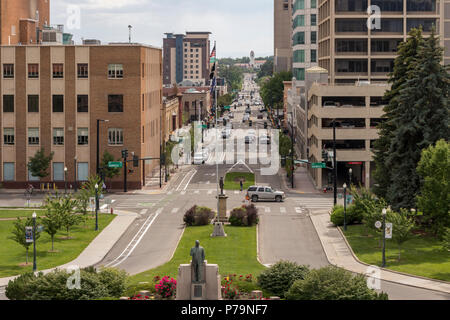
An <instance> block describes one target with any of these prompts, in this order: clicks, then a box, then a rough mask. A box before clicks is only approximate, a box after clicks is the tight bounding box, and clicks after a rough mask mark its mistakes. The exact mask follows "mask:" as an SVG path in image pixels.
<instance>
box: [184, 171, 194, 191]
mask: <svg viewBox="0 0 450 320" xmlns="http://www.w3.org/2000/svg"><path fill="white" fill-rule="evenodd" d="M196 173H197V170H195V169H194V171H193V173H192V175H191V177H190V178H189V180H188V181H187V182H186V186H185V187H184V189H183V190H186V189H187V187H188V186H189V183H191V180H192V178H194V176H195V174H196Z"/></svg>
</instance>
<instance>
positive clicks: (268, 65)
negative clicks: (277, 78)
mask: <svg viewBox="0 0 450 320" xmlns="http://www.w3.org/2000/svg"><path fill="white" fill-rule="evenodd" d="M272 75H273V60H267V61H266V62H265V63H264V64H263V65H262V66H261V70H259V72H258V75H257V77H258V79H260V78H263V77H267V76H269V77H271V76H272Z"/></svg>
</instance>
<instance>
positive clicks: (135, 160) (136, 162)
mask: <svg viewBox="0 0 450 320" xmlns="http://www.w3.org/2000/svg"><path fill="white" fill-rule="evenodd" d="M133 167H135V168H137V167H139V157H138V156H133Z"/></svg>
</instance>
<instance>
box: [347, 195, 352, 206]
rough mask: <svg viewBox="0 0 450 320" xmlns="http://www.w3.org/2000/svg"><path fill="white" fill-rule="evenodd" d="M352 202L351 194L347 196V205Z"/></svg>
mask: <svg viewBox="0 0 450 320" xmlns="http://www.w3.org/2000/svg"><path fill="white" fill-rule="evenodd" d="M352 202H353V196H352V195H351V194H349V195H348V196H347V204H352Z"/></svg>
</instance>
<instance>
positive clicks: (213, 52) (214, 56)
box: [209, 43, 217, 64]
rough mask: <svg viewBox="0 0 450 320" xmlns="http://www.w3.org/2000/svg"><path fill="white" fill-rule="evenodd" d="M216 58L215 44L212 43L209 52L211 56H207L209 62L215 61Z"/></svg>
mask: <svg viewBox="0 0 450 320" xmlns="http://www.w3.org/2000/svg"><path fill="white" fill-rule="evenodd" d="M216 61H217V59H216V44H215V43H214V48H213V50H212V52H211V56H210V57H209V63H211V64H213V63H216Z"/></svg>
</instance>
